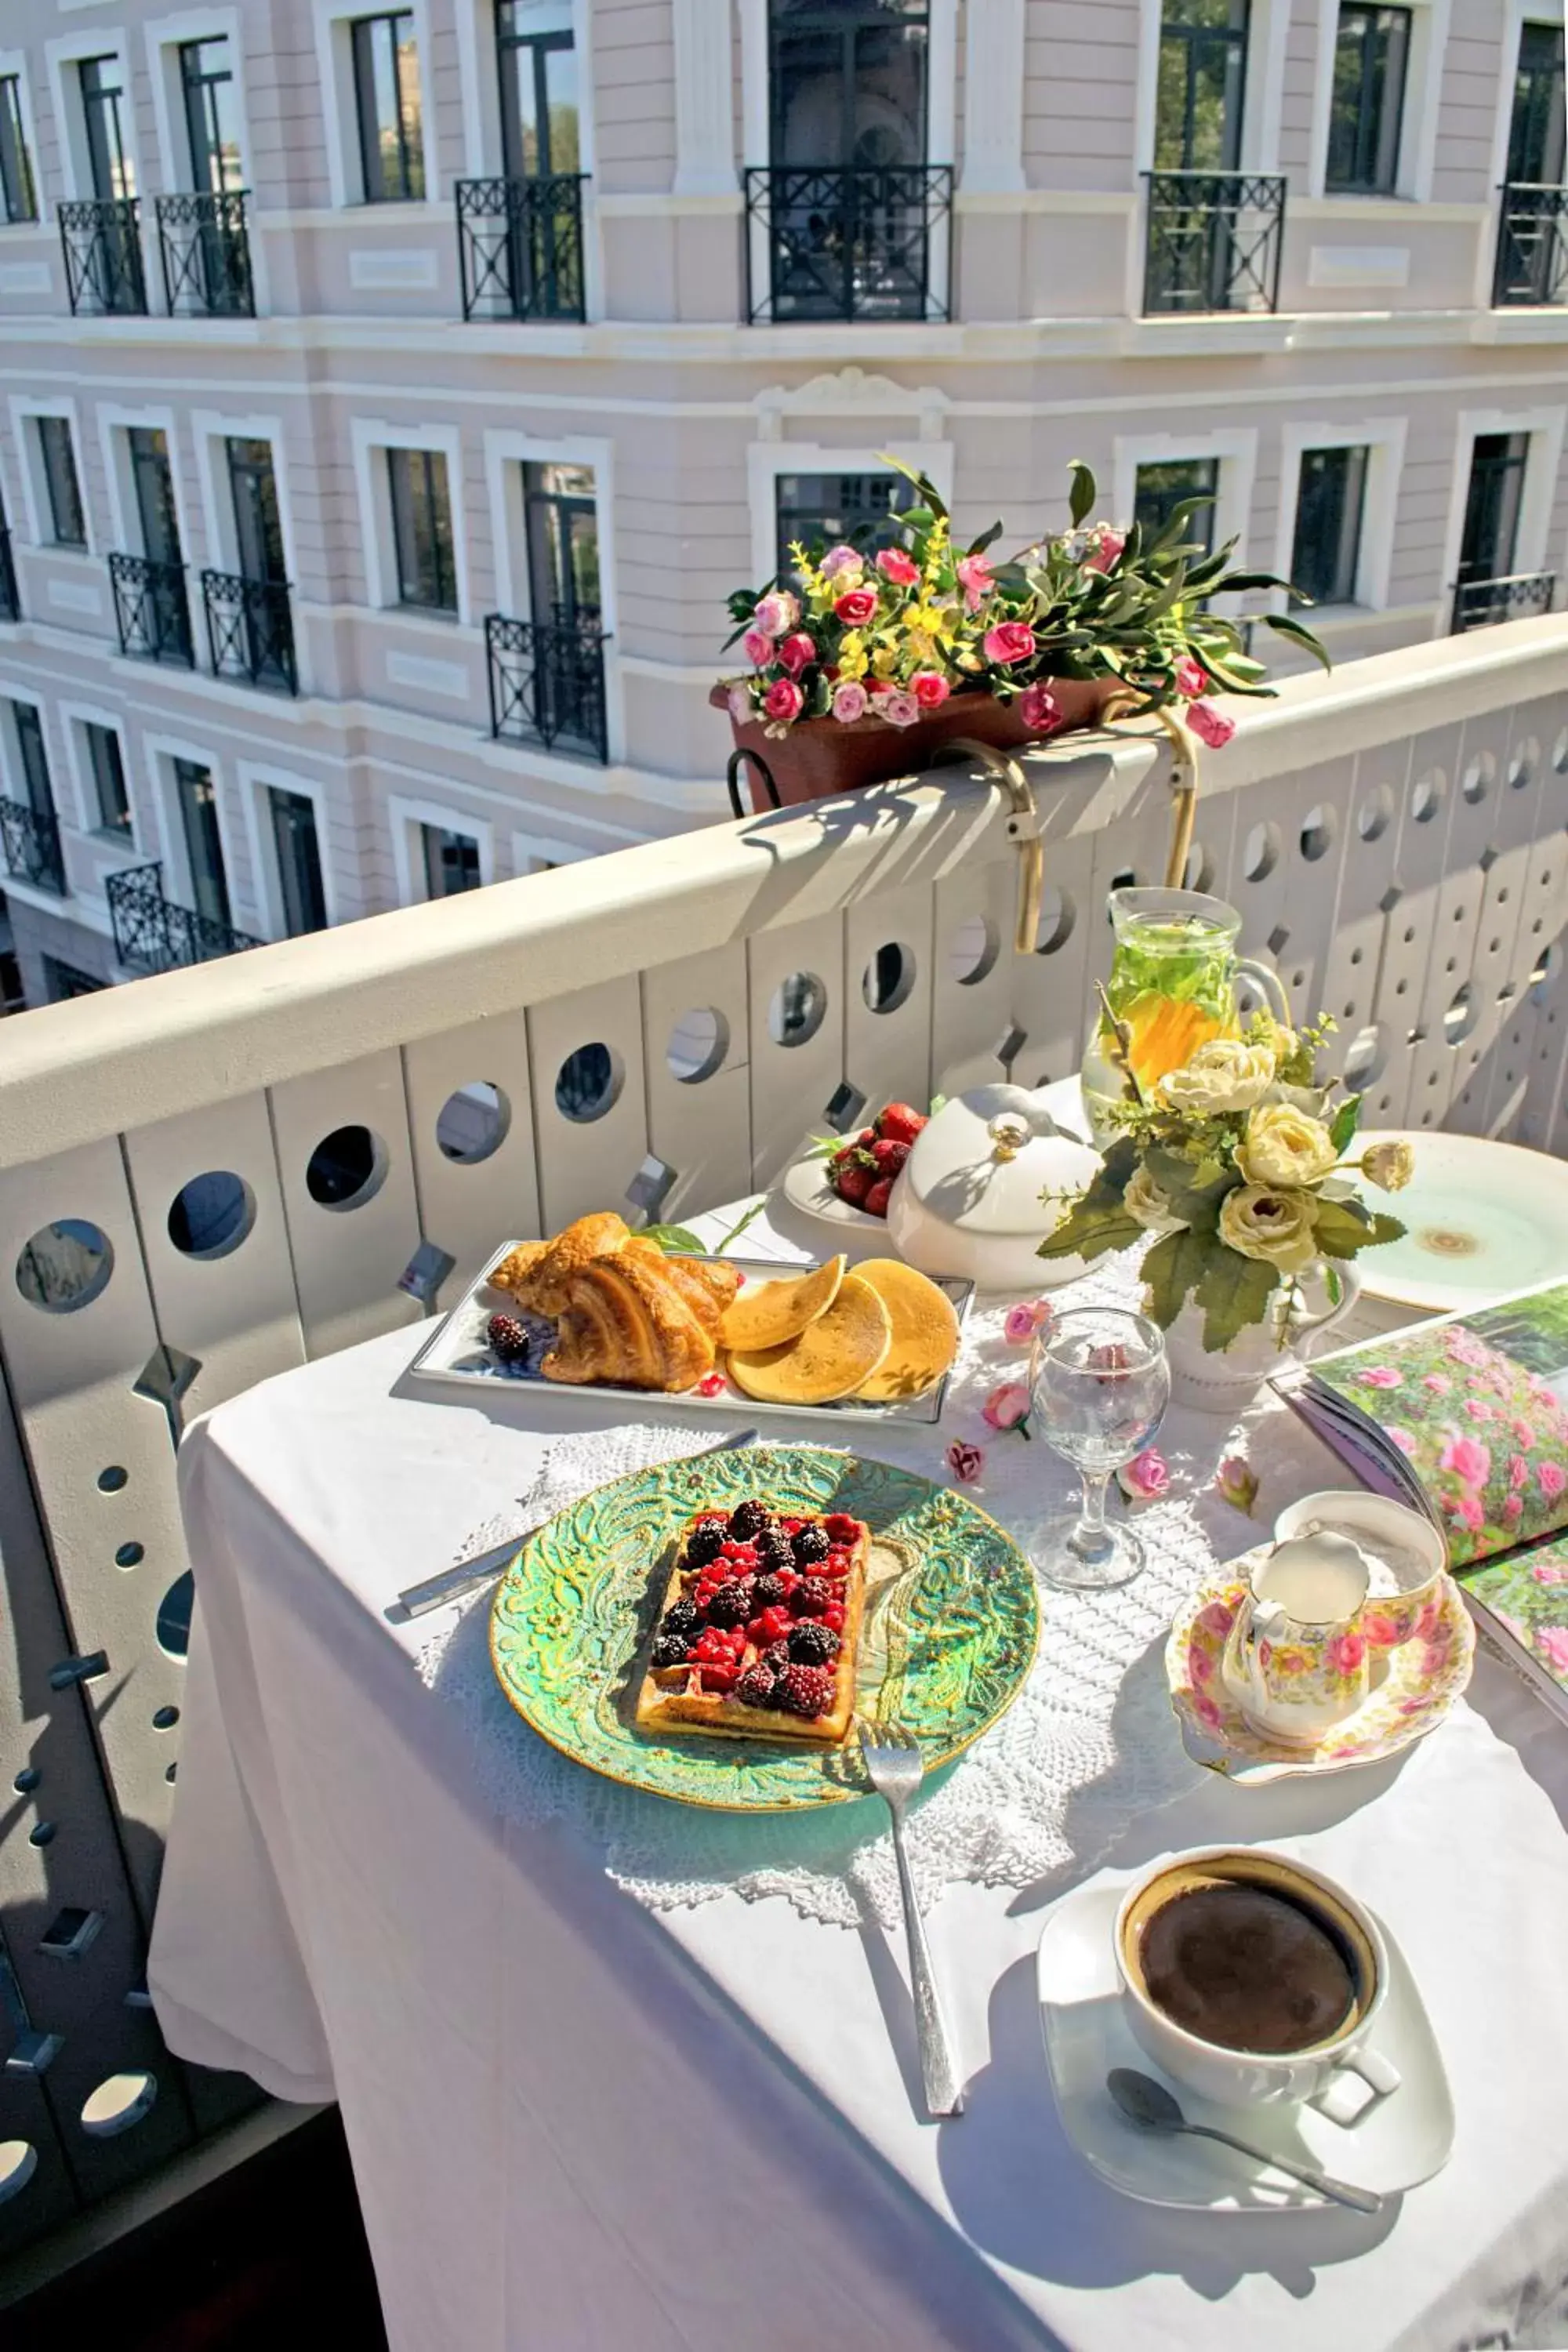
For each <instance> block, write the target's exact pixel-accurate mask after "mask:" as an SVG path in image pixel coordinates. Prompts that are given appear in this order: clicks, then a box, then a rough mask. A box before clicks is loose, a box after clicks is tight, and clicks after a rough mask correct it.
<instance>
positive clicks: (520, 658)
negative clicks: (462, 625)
mask: <svg viewBox="0 0 1568 2352" xmlns="http://www.w3.org/2000/svg"><path fill="white" fill-rule="evenodd" d="M608 642H609V640H608V638H607V637H606V636H605V634H604V631H603V630H602V629H599V628H595V627H594V626H592V625H589V624H587V623H585V622H584V621H582V620H577V621H566V622H563V621H514V620H511V619H510V618H509V617H508V615H507V614H505V613H491V614H489V615H488V616H487V618H486V621H485V651H486V654H487V656H488V658H489V681H490V733H491V734H492V735H494V736H496V737H497V738H498V739H499V740H502V741H505V742H510V743H542V744H544V745H545V746H546V747H550V746H554V745H559V747H560V749H561V750H563V751H581V752H585V753H586V754H587V755H588V756H589V757H590V758H592V759H595V760H598V761H606V760H608V758H609V756H610V751H609V738H608V733H607V730H606V726H605V646H606V645H607V644H608Z"/></svg>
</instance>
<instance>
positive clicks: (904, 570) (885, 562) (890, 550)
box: [877, 547, 921, 588]
mask: <svg viewBox="0 0 1568 2352" xmlns="http://www.w3.org/2000/svg"><path fill="white" fill-rule="evenodd" d="M877 569H878V571H879V572H880V573H881V575H882V577H883V579H884V580H890V581H891V582H892V583H893V585H894V587H895V588H913V587H915V586H916V585H917V584H918V583H919V581H920V576H921V568H920V565H919V564H918V563H911V562H910V559H909V557H908V556H907V555H906V554H905V553H904V551H903V549H902V548H901V547H884V548H883V550H882V551H881V553H880V554H879V556H878V558H877Z"/></svg>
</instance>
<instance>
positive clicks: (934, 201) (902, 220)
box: [745, 163, 952, 324]
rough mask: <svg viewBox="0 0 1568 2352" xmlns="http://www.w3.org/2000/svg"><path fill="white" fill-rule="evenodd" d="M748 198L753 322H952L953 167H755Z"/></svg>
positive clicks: (749, 299) (749, 305)
mask: <svg viewBox="0 0 1568 2352" xmlns="http://www.w3.org/2000/svg"><path fill="white" fill-rule="evenodd" d="M745 193H746V316H747V318H748V319H749V320H752V321H755V320H759V319H765V320H773V322H774V323H775V324H778V323H781V322H782V321H784V320H791V319H926V320H940V319H946V318H950V317H951V316H952V308H951V303H950V299H949V292H948V288H947V285H946V282H945V280H946V276H947V271H946V266H945V264H946V243H947V236H948V231H949V227H950V222H951V215H952V166H951V165H950V164H946V163H888V164H879V165H876V166H871V165H862V164H850V163H841V164H813V163H772V164H766V165H752V166H751V167H750V168H748V170H747V172H746V173H745ZM759 279H760V280H761V282H760V283H759V282H758V281H759Z"/></svg>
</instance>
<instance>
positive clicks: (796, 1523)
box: [779, 1519, 805, 1541]
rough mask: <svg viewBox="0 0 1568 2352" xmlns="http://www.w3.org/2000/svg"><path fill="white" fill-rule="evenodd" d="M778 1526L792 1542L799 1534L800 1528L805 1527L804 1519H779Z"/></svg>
mask: <svg viewBox="0 0 1568 2352" xmlns="http://www.w3.org/2000/svg"><path fill="white" fill-rule="evenodd" d="M779 1525H780V1527H781V1528H783V1529H784V1534H785V1535H786V1536H788V1537H789V1538H791V1540H792V1541H793V1539H794V1538H795V1537H796V1536H797V1535H798V1534H799V1533H800V1530H801V1529H802V1528H804V1527H805V1520H804V1519H781V1520H780V1521H779Z"/></svg>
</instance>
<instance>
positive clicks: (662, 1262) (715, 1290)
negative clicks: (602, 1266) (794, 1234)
mask: <svg viewBox="0 0 1568 2352" xmlns="http://www.w3.org/2000/svg"><path fill="white" fill-rule="evenodd" d="M623 1255H624V1256H625V1257H626V1258H628V1259H631V1260H632V1261H633V1262H634V1263H638V1262H640V1263H642V1264H645V1265H649V1266H652V1267H655V1268H657V1270H658V1274H659V1276H662V1278H663V1279H664V1280H665V1281H666V1282H668V1284H669V1285H670V1286H671V1287H672V1288H673V1289H675V1290H677V1291H678V1292H679V1295H680V1296H681V1297H682V1298H684V1299H685V1301H686V1303H687V1305H688V1306H689V1307H690V1309H691V1311H692V1313H693V1314H694V1315H695V1316H696V1318H697V1319H698V1321H699V1322H700V1324H701V1326H702V1328H703V1329H704V1331H706V1332H707V1334H708V1337H709V1338H710V1339H711V1340H712V1341H713V1342H714V1344H715V1346H717V1344H718V1339H719V1327H720V1324H721V1322H722V1320H723V1317H724V1309H725V1308H726V1307H728V1306H729V1304H730V1301H731V1299H732V1298H733V1297H734V1296H735V1293H736V1291H737V1290H739V1288H740V1286H741V1277H740V1276H739V1274H738V1273H737V1272H736V1270H735V1268H734V1267H733V1266H732V1265H725V1264H724V1262H723V1261H722V1259H713V1260H705V1259H702V1258H691V1257H667V1256H666V1255H665V1254H664V1252H663V1250H661V1249H660V1247H659V1245H658V1243H657V1242H647V1241H644V1240H643V1239H642V1238H641V1237H640V1235H637V1234H634V1235H633V1237H632V1239H631V1240H630V1241H629V1242H628V1243H627V1244H626V1250H625V1252H624V1254H623Z"/></svg>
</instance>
